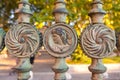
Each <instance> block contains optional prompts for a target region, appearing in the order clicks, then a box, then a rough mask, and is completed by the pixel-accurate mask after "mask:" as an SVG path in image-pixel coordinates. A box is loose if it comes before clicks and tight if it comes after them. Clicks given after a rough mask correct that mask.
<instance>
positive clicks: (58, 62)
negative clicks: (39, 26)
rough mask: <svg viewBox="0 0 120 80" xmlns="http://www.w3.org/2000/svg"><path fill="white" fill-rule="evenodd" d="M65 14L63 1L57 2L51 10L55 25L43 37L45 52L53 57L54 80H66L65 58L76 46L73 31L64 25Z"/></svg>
mask: <svg viewBox="0 0 120 80" xmlns="http://www.w3.org/2000/svg"><path fill="white" fill-rule="evenodd" d="M67 14H68V11H67V10H66V8H65V2H64V0H57V1H56V2H55V7H54V10H53V15H54V17H55V22H56V23H55V24H54V25H52V26H51V27H50V28H48V29H47V30H46V32H45V34H44V37H43V44H44V46H45V48H46V50H47V51H48V53H49V54H50V55H52V56H53V57H55V64H54V66H53V67H52V70H53V71H54V72H55V77H54V80H66V75H65V73H66V72H67V70H68V68H69V67H68V66H67V64H66V62H65V58H66V57H67V56H69V55H70V54H71V53H72V52H73V51H74V50H75V48H76V46H77V36H76V33H75V31H74V30H73V29H72V28H71V27H70V26H69V25H67V24H66V23H65V22H66V16H67Z"/></svg>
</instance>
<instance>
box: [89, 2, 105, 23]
mask: <svg viewBox="0 0 120 80" xmlns="http://www.w3.org/2000/svg"><path fill="white" fill-rule="evenodd" d="M105 14H106V11H104V10H103V9H102V2H101V0H93V2H92V9H91V10H90V12H89V14H88V15H89V16H90V17H91V20H92V23H103V21H102V20H103V16H104V15H105Z"/></svg>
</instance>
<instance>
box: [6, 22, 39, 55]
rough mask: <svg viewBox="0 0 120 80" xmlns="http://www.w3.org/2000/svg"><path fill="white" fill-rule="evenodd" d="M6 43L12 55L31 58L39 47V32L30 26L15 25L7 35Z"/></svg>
mask: <svg viewBox="0 0 120 80" xmlns="http://www.w3.org/2000/svg"><path fill="white" fill-rule="evenodd" d="M5 43H6V46H7V49H8V51H9V53H10V54H12V55H14V56H17V57H29V56H30V55H33V54H35V53H36V50H37V49H38V47H39V43H40V40H39V35H38V32H37V31H36V30H35V29H34V27H33V26H31V25H30V24H24V23H21V24H17V25H14V26H13V27H12V28H11V29H10V30H9V31H8V32H7V34H6V39H5Z"/></svg>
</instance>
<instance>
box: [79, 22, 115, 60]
mask: <svg viewBox="0 0 120 80" xmlns="http://www.w3.org/2000/svg"><path fill="white" fill-rule="evenodd" d="M115 42H116V41H115V33H114V31H113V30H111V29H110V28H108V27H106V26H105V25H104V24H94V25H89V26H88V27H87V28H86V29H85V30H84V31H83V33H82V35H81V46H82V49H83V50H84V52H85V53H86V55H88V56H90V57H92V58H104V57H106V56H108V55H109V54H110V52H111V51H113V49H114V47H115Z"/></svg>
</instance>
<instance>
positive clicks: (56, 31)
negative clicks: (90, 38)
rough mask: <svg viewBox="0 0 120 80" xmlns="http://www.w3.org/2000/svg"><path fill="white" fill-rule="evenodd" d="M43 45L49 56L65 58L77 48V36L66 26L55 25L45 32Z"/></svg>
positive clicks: (61, 24) (62, 24)
mask: <svg viewBox="0 0 120 80" xmlns="http://www.w3.org/2000/svg"><path fill="white" fill-rule="evenodd" d="M43 44H44V46H45V48H46V50H47V51H48V52H49V54H50V55H52V56H54V57H67V56H69V55H70V54H71V53H72V52H73V51H74V50H75V48H76V46H77V36H76V33H75V31H74V30H73V29H72V28H71V27H69V26H68V25H66V24H64V23H57V24H55V25H53V26H51V27H50V28H48V29H47V30H46V32H45V34H44V38H43Z"/></svg>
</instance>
